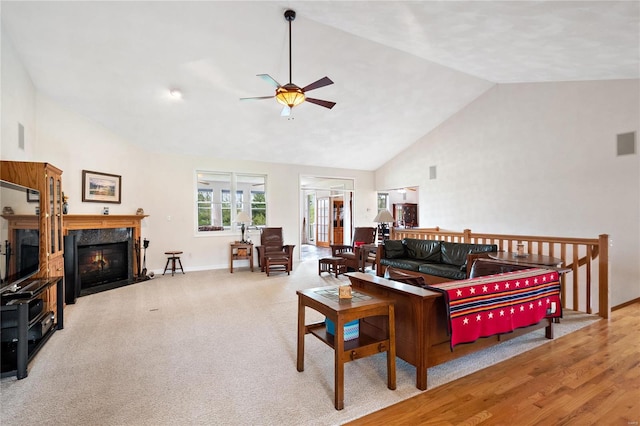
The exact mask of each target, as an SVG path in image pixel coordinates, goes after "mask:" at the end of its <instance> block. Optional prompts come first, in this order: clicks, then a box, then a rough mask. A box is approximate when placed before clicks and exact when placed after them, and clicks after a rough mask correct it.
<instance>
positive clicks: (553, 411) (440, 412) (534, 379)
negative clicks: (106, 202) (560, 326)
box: [347, 303, 640, 426]
mask: <svg viewBox="0 0 640 426" xmlns="http://www.w3.org/2000/svg"><path fill="white" fill-rule="evenodd" d="M639 349H640V303H635V304H632V305H628V306H625V307H624V308H621V309H619V310H616V311H613V312H612V313H611V316H610V319H609V320H602V321H598V322H597V323H595V324H592V325H590V326H587V327H585V328H583V329H582V330H578V331H576V332H574V333H571V334H570V335H567V336H564V337H561V338H558V339H555V340H554V341H553V342H549V343H547V344H545V345H543V346H541V347H538V348H535V349H533V350H531V351H529V352H527V353H524V354H521V355H519V356H517V357H514V358H511V359H509V360H506V361H504V362H501V363H499V364H496V365H494V366H492V367H489V368H488V369H485V370H481V371H478V372H476V373H474V374H471V375H469V376H466V377H462V378H460V379H458V380H455V381H453V382H450V383H447V384H445V385H442V386H440V387H438V388H435V389H431V390H427V391H425V392H423V393H421V394H420V395H417V396H415V397H413V398H411V399H409V400H406V401H403V402H400V403H398V404H396V405H393V406H391V407H387V408H386V409H383V410H380V411H378V412H376V413H372V414H370V415H368V416H365V417H363V418H361V419H357V420H354V421H353V422H351V423H348V424H347V425H351V426H361V425H400V424H402V425H408V424H410V425H432V424H433V425H461V424H462V425H477V424H482V425H513V424H518V425H530V424H540V425H550V424H553V425H580V426H582V425H621V426H628V425H638V422H639V421H640V354H639Z"/></svg>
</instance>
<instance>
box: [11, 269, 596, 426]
mask: <svg viewBox="0 0 640 426" xmlns="http://www.w3.org/2000/svg"><path fill="white" fill-rule="evenodd" d="M346 280H347V278H346V277H340V278H339V279H338V280H336V278H334V277H332V276H329V275H328V274H323V275H322V277H318V275H317V261H313V260H310V261H306V262H301V263H299V264H297V265H296V267H295V271H294V272H293V273H292V274H291V276H287V275H286V274H284V275H283V274H278V275H272V276H271V277H267V276H266V275H265V274H262V273H260V272H254V273H251V272H249V271H248V270H247V269H246V268H241V269H240V270H237V271H236V272H235V273H233V274H230V273H229V272H228V271H226V270H218V271H204V272H188V273H187V274H186V275H176V276H175V277H171V276H164V277H162V276H159V277H158V276H156V278H154V279H152V280H150V281H146V282H142V283H138V284H135V285H131V286H128V287H123V288H120V289H116V290H111V291H107V292H103V293H98V294H94V295H90V296H85V297H82V298H80V299H78V303H76V304H75V305H69V306H67V308H66V309H65V329H64V330H62V331H59V332H57V333H55V334H54V335H53V337H52V339H51V340H50V341H49V343H47V345H46V346H45V347H44V348H43V350H42V351H41V352H40V353H39V354H38V356H37V357H36V359H35V360H34V361H33V362H32V363H31V364H30V368H29V376H28V377H27V378H26V379H24V380H20V381H18V380H15V378H6V379H3V380H2V382H1V392H2V394H1V396H0V402H1V404H2V406H1V418H0V422H1V423H2V425H5V426H7V425H32V424H42V423H45V424H54V425H63V424H64V425H169V424H171V425H175V424H202V425H216V424H220V425H331V424H340V423H343V422H346V421H348V420H352V419H354V418H358V417H361V416H362V415H364V414H367V413H370V412H372V411H375V410H378V409H380V408H383V407H385V406H388V405H390V404H394V403H396V402H398V401H401V400H403V399H406V398H408V397H410V396H413V395H416V394H418V393H419V391H418V389H416V387H415V368H413V367H412V366H410V365H408V364H406V363H404V362H403V361H402V360H400V359H398V362H397V389H396V390H395V391H391V390H389V389H387V387H386V363H385V356H384V355H376V356H373V357H369V358H365V359H361V360H358V361H356V362H351V363H348V364H347V365H346V366H345V408H344V409H343V410H341V411H336V410H335V409H334V408H333V353H332V350H331V349H330V348H329V347H328V346H326V345H324V344H323V343H322V342H320V341H319V340H318V339H316V338H315V337H313V336H311V335H308V336H307V337H306V340H305V345H306V352H305V355H306V356H305V371H304V372H302V373H299V372H298V371H296V321H297V296H296V290H298V289H301V288H310V287H317V286H322V285H334V284H336V283H338V282H341V281H346ZM321 319H322V317H320V316H319V315H318V314H317V313H316V312H314V311H311V310H308V311H307V321H308V322H311V321H314V320H321ZM594 320H595V319H594V318H593V317H590V316H586V315H568V316H567V318H565V319H564V320H563V321H562V324H560V325H559V326H558V327H556V336H557V337H559V336H561V335H563V334H566V333H568V332H570V331H573V330H575V329H578V328H581V327H583V326H586V325H588V324H589V323H591V322H593V321H594ZM545 342H547V340H546V339H545V338H544V337H543V335H542V332H541V331H540V332H537V333H530V334H529V335H527V336H523V337H522V338H520V339H516V340H513V341H510V342H507V343H505V344H502V345H500V346H499V347H498V349H496V348H493V349H491V350H489V351H483V352H482V353H478V354H475V355H472V356H471V358H469V357H466V359H461V360H457V361H454V362H451V363H447V364H444V365H443V366H438V367H436V368H432V369H430V370H429V385H428V386H429V388H433V387H435V386H438V385H440V384H443V383H446V382H448V381H450V380H453V379H455V378H457V377H460V376H461V375H466V374H469V373H471V372H473V371H477V370H479V369H481V368H484V367H486V366H489V365H492V364H494V363H495V362H497V361H498V360H500V359H504V358H506V357H511V356H514V355H516V354H517V353H519V352H521V351H522V350H527V349H530V348H532V347H535V346H538V345H540V344H544V343H545Z"/></svg>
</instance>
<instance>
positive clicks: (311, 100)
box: [305, 98, 336, 109]
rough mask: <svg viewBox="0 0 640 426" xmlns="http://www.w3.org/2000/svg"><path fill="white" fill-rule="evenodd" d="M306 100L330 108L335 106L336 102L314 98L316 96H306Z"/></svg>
mask: <svg viewBox="0 0 640 426" xmlns="http://www.w3.org/2000/svg"><path fill="white" fill-rule="evenodd" d="M305 101H307V102H311V103H312V104H316V105H320V106H323V107H325V108H329V109H331V108H333V107H334V105H335V104H336V103H335V102H331V101H323V100H322V99H314V98H306V99H305Z"/></svg>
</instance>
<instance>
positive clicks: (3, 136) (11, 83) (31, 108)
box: [0, 32, 36, 161]
mask: <svg viewBox="0 0 640 426" xmlns="http://www.w3.org/2000/svg"><path fill="white" fill-rule="evenodd" d="M1 36H2V37H1V41H0V73H1V74H0V75H1V76H2V77H1V79H0V92H1V93H0V124H1V130H0V155H1V156H2V157H3V158H4V156H5V155H6V156H11V158H14V159H16V160H23V161H24V160H27V159H28V158H29V157H30V156H32V155H33V150H34V143H35V131H34V129H35V120H36V113H35V96H36V90H35V87H34V86H33V82H32V81H31V78H30V77H29V75H28V74H27V72H26V70H25V69H24V66H23V65H22V62H20V59H19V58H18V55H17V53H16V51H15V49H14V47H13V45H12V44H11V40H10V39H9V37H7V35H6V34H5V33H4V32H2V33H1ZM18 123H21V124H22V125H23V126H24V149H21V148H19V147H18Z"/></svg>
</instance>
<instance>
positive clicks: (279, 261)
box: [264, 256, 291, 276]
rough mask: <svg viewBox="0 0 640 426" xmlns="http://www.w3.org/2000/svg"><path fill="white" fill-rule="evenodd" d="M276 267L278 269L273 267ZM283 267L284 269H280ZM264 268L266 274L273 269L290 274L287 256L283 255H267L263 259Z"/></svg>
mask: <svg viewBox="0 0 640 426" xmlns="http://www.w3.org/2000/svg"><path fill="white" fill-rule="evenodd" d="M275 268H278V269H275ZM281 268H284V269H281ZM264 269H265V271H266V272H267V276H269V272H273V271H275V270H281V271H282V272H286V273H287V275H291V274H290V273H289V258H288V257H284V256H267V257H265V259H264Z"/></svg>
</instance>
